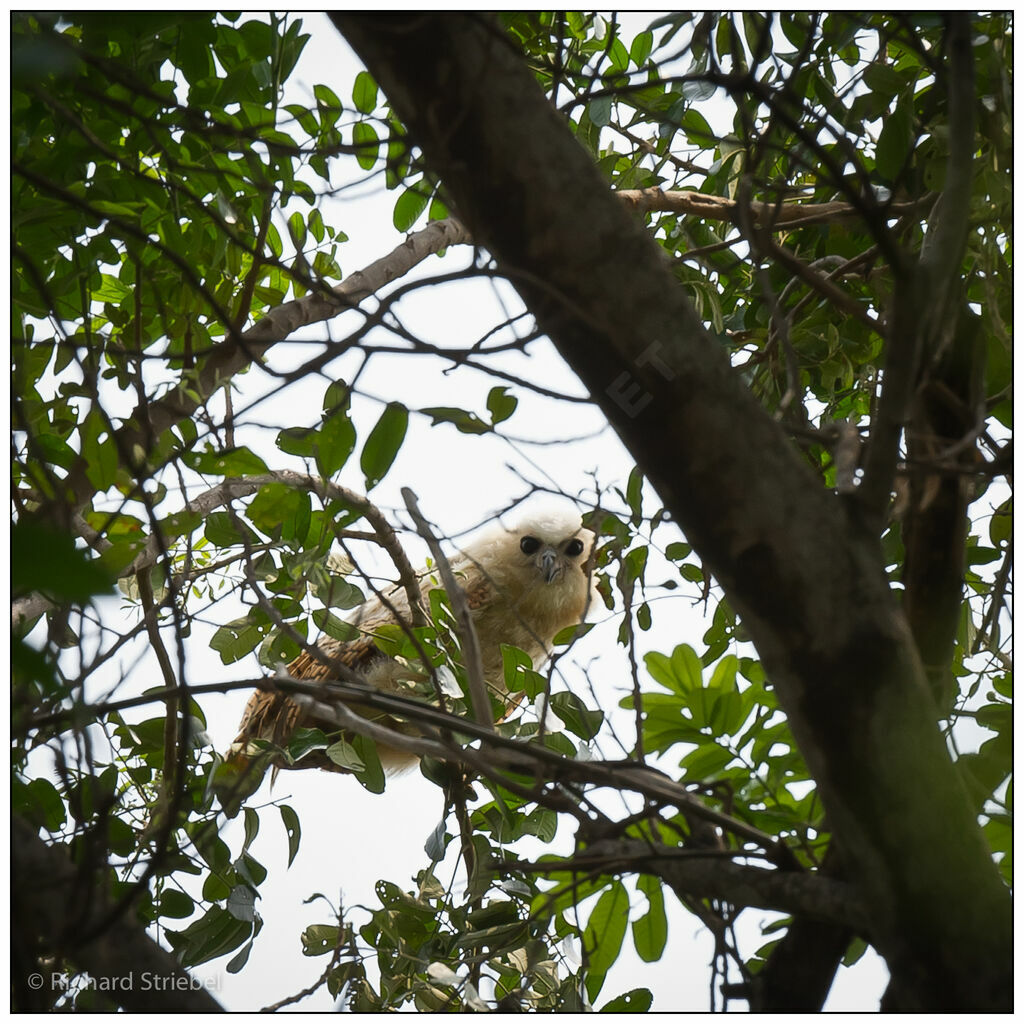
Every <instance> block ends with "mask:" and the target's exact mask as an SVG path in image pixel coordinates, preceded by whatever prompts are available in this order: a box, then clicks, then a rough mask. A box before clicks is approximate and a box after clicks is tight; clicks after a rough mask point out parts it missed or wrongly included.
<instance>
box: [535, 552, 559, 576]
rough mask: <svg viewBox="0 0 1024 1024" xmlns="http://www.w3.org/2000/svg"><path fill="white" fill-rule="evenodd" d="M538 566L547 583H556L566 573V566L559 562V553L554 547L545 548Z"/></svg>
mask: <svg viewBox="0 0 1024 1024" xmlns="http://www.w3.org/2000/svg"><path fill="white" fill-rule="evenodd" d="M537 565H538V567H539V568H540V572H541V575H542V576H543V577H544V582H545V583H554V581H555V580H556V579H558V577H559V576H561V575H562V573H563V572H564V571H565V566H563V565H562V563H561V561H560V560H559V557H558V552H557V551H556V550H555V549H554V548H552V547H546V548H544V550H543V551H542V552H541V553H540V558H539V559H538V560H537Z"/></svg>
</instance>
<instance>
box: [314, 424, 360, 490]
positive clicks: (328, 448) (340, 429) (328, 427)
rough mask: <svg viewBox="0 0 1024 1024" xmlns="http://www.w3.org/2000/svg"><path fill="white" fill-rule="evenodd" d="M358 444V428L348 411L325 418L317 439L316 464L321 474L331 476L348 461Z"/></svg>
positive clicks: (326, 476)
mask: <svg viewBox="0 0 1024 1024" xmlns="http://www.w3.org/2000/svg"><path fill="white" fill-rule="evenodd" d="M355 446H356V428H355V425H354V424H353V423H352V421H351V420H350V419H349V417H348V413H347V412H338V413H335V414H334V415H333V416H329V417H327V419H326V420H324V424H323V426H322V427H321V428H320V431H319V435H318V437H317V441H316V446H315V450H316V465H317V469H319V470H320V475H321V476H323V477H325V478H328V479H329V478H330V477H332V476H334V475H335V473H337V472H338V470H340V469H341V468H342V466H344V465H345V463H346V462H348V457H349V456H350V455H351V454H352V449H353V448H355Z"/></svg>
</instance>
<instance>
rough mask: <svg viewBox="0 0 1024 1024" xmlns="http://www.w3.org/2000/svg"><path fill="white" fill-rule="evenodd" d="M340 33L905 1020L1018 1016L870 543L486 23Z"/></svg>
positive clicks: (443, 20) (956, 796) (987, 879)
mask: <svg viewBox="0 0 1024 1024" xmlns="http://www.w3.org/2000/svg"><path fill="white" fill-rule="evenodd" d="M331 17H332V19H333V20H334V22H335V24H336V25H338V26H339V28H341V29H342V30H343V31H344V33H345V35H346V38H347V39H348V41H349V43H351V44H352V46H353V47H354V49H355V50H356V52H357V53H358V54H359V55H360V56H361V57H362V59H363V60H364V61H365V62H366V64H367V66H368V67H369V70H370V72H371V73H372V74H373V76H374V78H375V79H376V80H377V81H378V82H379V83H380V84H381V86H382V87H383V88H384V90H385V92H386V93H387V95H388V98H389V99H390V101H391V103H392V105H393V106H394V109H395V110H396V112H397V113H398V114H399V116H400V117H401V118H402V119H403V121H404V122H405V124H406V125H407V126H408V128H409V132H410V134H411V136H412V137H413V138H414V139H415V140H416V142H417V143H418V144H419V145H420V147H421V148H422V149H423V152H424V155H425V158H426V160H427V162H428V164H429V165H430V167H431V168H432V169H433V170H434V172H435V173H437V174H438V176H439V177H440V178H441V179H442V180H443V181H444V183H445V187H446V188H447V190H448V192H449V193H450V195H451V196H452V197H453V201H454V203H455V204H456V205H457V207H458V210H459V214H460V216H461V217H462V219H463V221H464V222H465V223H466V224H467V226H468V227H469V229H470V230H471V231H472V233H473V236H474V238H475V239H477V241H478V242H479V243H480V244H481V245H483V246H485V247H486V248H487V250H488V251H489V252H491V253H492V254H493V255H494V256H495V258H496V259H497V261H498V263H499V266H501V267H502V268H503V269H504V270H505V272H506V273H507V274H508V275H509V277H510V280H512V281H513V283H514V284H515V287H516V288H517V289H518V290H519V291H520V293H521V294H522V296H523V298H524V301H525V302H526V303H527V305H528V306H529V308H530V309H531V311H532V312H533V313H534V314H535V316H536V317H537V320H538V323H539V324H540V326H541V328H542V329H543V330H545V331H546V333H547V334H548V335H549V337H550V338H551V339H552V341H553V342H554V343H555V345H556V346H557V347H558V349H559V351H560V352H561V354H562V355H563V356H564V358H565V359H566V360H567V361H568V363H569V364H570V366H571V367H572V368H573V370H574V371H575V372H576V373H577V374H578V376H579V377H580V379H581V380H582V381H583V382H584V384H585V385H586V386H587V387H588V388H589V389H590V391H591V394H592V395H593V396H594V398H595V401H597V402H598V404H599V405H600V406H601V408H602V410H603V411H604V412H605V414H606V415H607V416H608V418H609V421H610V422H611V424H612V425H613V427H614V428H615V430H616V432H617V433H618V434H619V436H620V438H621V439H622V440H623V442H624V443H625V445H626V447H627V448H628V449H629V450H630V452H631V453H632V454H633V456H634V457H635V458H636V459H637V462H638V464H639V465H640V467H641V468H642V469H643V470H644V473H645V476H646V477H647V478H648V479H649V480H650V481H651V483H652V485H653V486H654V487H655V489H656V490H657V492H658V494H659V496H660V497H661V499H662V501H664V503H665V506H666V508H667V509H668V510H669V511H670V512H671V513H672V515H673V517H674V518H675V519H676V520H677V521H678V522H679V523H680V525H681V526H682V528H683V529H684V531H685V533H686V535H687V538H688V540H689V541H690V542H691V543H692V544H693V546H694V547H695V549H696V550H697V551H698V553H699V554H700V555H701V557H702V559H703V560H704V561H705V562H706V564H707V565H708V566H709V568H710V569H711V571H712V572H713V573H714V575H715V577H716V578H717V579H718V581H719V582H720V583H721V585H722V587H723V589H724V591H725V593H726V594H727V596H728V597H729V600H730V602H731V603H732V604H733V606H734V607H735V608H736V609H737V611H738V612H739V613H740V614H741V616H742V617H743V620H744V623H745V625H746V626H747V628H748V630H749V631H750V634H751V637H752V639H753V640H754V642H755V644H756V645H757V648H758V651H759V653H760V654H761V657H762V661H763V663H764V665H765V669H766V671H767V673H768V676H769V678H771V680H772V682H773V684H774V687H775V690H776V692H777V694H778V696H779V701H780V704H781V705H782V707H783V708H784V710H785V711H786V713H787V716H788V718H789V722H790V725H791V727H792V729H793V733H794V735H795V737H796V740H797V742H798V744H799V746H800V749H801V752H802V753H803V754H804V756H805V758H806V760H807V763H808V765H809V767H810V768H811V771H812V773H813V774H814V776H815V779H816V781H817V783H818V785H819V790H820V792H821V794H822V799H823V802H824V804H825V807H826V810H827V812H828V815H829V819H830V821H831V822H832V825H833V829H834V833H835V835H836V836H837V838H838V840H839V842H840V845H841V848H842V850H843V853H844V857H845V858H848V864H849V877H850V882H851V884H854V885H855V886H857V887H858V890H859V891H860V894H861V896H862V898H863V900H864V903H865V905H866V907H867V908H868V912H869V916H870V921H871V940H872V942H873V943H874V944H875V945H876V946H877V948H879V950H880V952H881V953H882V954H883V956H885V958H886V960H887V961H888V963H889V966H890V969H891V970H892V973H893V977H894V979H898V982H897V986H896V989H897V991H898V992H899V996H898V1000H899V1005H901V1006H902V1007H903V1008H905V1009H925V1008H929V1007H930V1008H942V1009H947V1010H948V1009H950V1008H952V1007H960V1008H963V1009H979V1008H981V1007H982V1006H986V1007H988V1008H991V1009H994V1008H997V1007H999V1008H1006V1007H1007V1006H1008V1005H1009V1001H1010V992H1011V984H1012V983H1011V979H1012V964H1011V958H1010V955H1009V950H1010V936H1011V928H1012V921H1011V913H1010V909H1011V908H1010V901H1009V896H1008V893H1007V891H1006V888H1005V886H1004V885H1003V882H1002V880H1001V879H1000V877H999V874H998V871H997V869H996V868H995V866H994V864H993V863H992V860H991V857H990V854H989V851H988V849H987V847H986V844H985V840H984V838H983V836H982V835H981V832H980V830H979V828H978V825H977V821H976V819H975V815H974V811H973V808H972V806H971V802H970V799H969V797H968V794H967V792H966V789H965V786H964V783H963V780H962V779H961V777H960V776H959V774H958V773H957V771H956V769H955V767H954V766H953V764H952V762H951V761H950V758H949V754H948V752H947V750H946V748H945V745H944V742H943V739H942V736H941V734H940V732H939V730H938V728H937V726H936V723H935V720H934V704H933V701H932V698H931V694H930V693H929V690H928V685H927V681H926V679H925V675H924V672H923V670H922V666H921V663H920V659H919V655H918V653H917V650H916V647H915V645H914V642H913V638H912V636H911V633H910V630H909V627H908V625H907V622H906V619H905V618H904V616H903V615H902V614H901V612H900V609H899V607H898V605H897V603H896V600H895V598H894V595H893V593H892V592H891V589H890V586H889V582H888V580H887V578H886V575H885V571H884V561H883V558H882V555H881V553H880V551H879V549H878V543H877V534H872V533H871V531H865V530H863V528H862V526H861V525H860V524H858V523H851V521H850V518H849V516H848V513H847V511H846V508H845V503H844V502H842V501H841V500H840V499H839V498H838V497H837V496H836V495H834V494H832V493H830V492H828V491H826V490H825V489H824V488H822V487H821V485H820V483H819V481H817V480H815V479H814V478H813V476H812V474H811V473H810V471H809V469H808V468H807V467H806V466H805V465H804V464H803V463H802V462H801V460H800V459H799V457H798V456H797V455H796V453H795V452H794V451H793V450H792V449H791V447H790V446H789V443H788V441H787V440H786V437H785V436H784V434H783V432H782V430H781V428H780V427H779V426H778V425H777V424H774V423H773V422H772V421H771V420H770V418H769V417H768V416H767V414H766V413H765V411H764V410H763V408H762V407H761V406H760V405H759V403H758V402H757V401H756V399H755V398H754V396H753V395H751V394H750V392H749V390H747V389H746V388H745V387H744V386H743V384H742V382H741V381H739V380H738V379H737V378H736V377H735V375H733V374H732V373H731V372H730V370H729V364H728V360H727V358H726V356H725V353H724V352H723V351H722V347H721V345H720V344H719V343H718V342H717V341H716V340H715V339H714V338H712V337H710V336H709V335H708V334H707V332H706V331H705V330H704V328H703V326H702V324H701V322H700V320H699V318H698V317H697V315H696V312H695V311H694V309H693V307H692V305H691V304H690V303H689V302H688V300H687V299H686V297H685V295H684V294H683V293H682V292H681V290H680V289H679V288H678V286H677V285H676V283H675V281H674V280H673V277H672V275H671V272H670V269H669V268H668V267H667V266H666V265H665V263H664V260H663V253H662V251H661V250H660V249H659V247H658V246H657V245H656V244H655V243H654V242H652V240H651V239H650V238H649V237H648V236H647V234H646V233H645V232H644V231H643V229H642V226H641V225H639V224H638V223H636V220H635V218H631V217H630V215H629V214H628V211H626V210H625V209H624V208H623V205H622V204H621V203H616V202H615V201H614V199H613V197H612V196H611V195H610V194H609V193H608V190H607V187H606V185H605V182H604V180H603V178H602V176H601V175H600V172H599V171H598V169H597V168H596V167H595V166H594V164H593V162H592V161H591V159H590V157H589V156H588V154H587V153H586V152H585V151H584V150H583V148H582V147H580V146H579V145H578V144H577V143H576V141H575V140H574V139H573V137H572V135H571V133H570V132H569V131H568V130H567V129H566V127H565V125H564V124H563V123H562V121H561V119H560V118H559V116H558V114H557V113H556V112H555V111H553V110H552V109H551V107H550V105H549V104H548V103H547V101H546V99H545V97H544V95H543V93H542V92H541V90H540V89H539V87H538V85H537V83H536V81H535V80H534V79H533V77H532V75H531V74H530V71H529V69H528V67H527V66H526V64H525V62H524V61H523V59H522V57H521V56H520V55H518V54H517V53H516V52H515V51H514V50H513V48H512V47H511V46H510V45H509V42H508V39H507V37H506V36H503V34H502V32H501V29H500V26H499V25H498V24H497V23H496V21H494V20H493V19H491V18H489V17H487V16H481V15H468V14H467V15H445V16H443V17H442V16H432V15H427V14H422V13H419V14H417V15H415V16H408V17H406V16H402V17H399V16H395V15H389V16H387V17H381V16H375V15H358V16H357V15H351V14H338V13H335V14H332V16H331ZM428 98H429V102H428V101H427V99H428ZM566 195H572V197H573V202H572V204H566V203H565V202H564V197H565V196H566ZM694 494H699V495H700V496H701V500H700V501H699V502H694V501H693V500H692V497H691V496H692V495H694Z"/></svg>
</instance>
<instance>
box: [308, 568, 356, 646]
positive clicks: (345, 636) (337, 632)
mask: <svg viewBox="0 0 1024 1024" xmlns="http://www.w3.org/2000/svg"><path fill="white" fill-rule="evenodd" d="M340 582H341V584H342V585H344V586H347V587H352V584H351V583H345V581H344V580H342V581H340ZM352 589H354V590H356V591H359V588H358V587H353V588H352ZM359 596H360V597H362V591H359ZM361 603H362V602H361V601H357V602H356V604H361ZM349 607H351V605H350V606H349ZM313 622H314V623H315V624H316V626H317V628H318V629H321V630H323V632H325V633H326V634H327V635H328V636H329V637H330V638H331V639H332V640H340V641H341V642H342V643H348V642H349V641H350V640H355V638H356V637H357V636H359V630H358V628H357V627H355V626H353V625H352V623H351V622H343V621H342V620H341V619H339V618H338V617H337V616H336V615H332V614H331V613H330V612H329V611H328V610H327V609H326V608H315V609H313Z"/></svg>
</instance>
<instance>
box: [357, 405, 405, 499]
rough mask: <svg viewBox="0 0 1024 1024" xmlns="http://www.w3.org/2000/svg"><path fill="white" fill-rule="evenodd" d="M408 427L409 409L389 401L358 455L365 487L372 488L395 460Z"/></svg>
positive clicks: (382, 477)
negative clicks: (364, 478)
mask: <svg viewBox="0 0 1024 1024" xmlns="http://www.w3.org/2000/svg"><path fill="white" fill-rule="evenodd" d="M408 427H409V410H408V409H406V407H405V406H404V405H402V404H401V403H400V402H390V403H388V406H387V408H386V409H385V410H384V412H383V413H382V415H381V418H380V419H379V420H378V421H377V424H376V426H375V427H374V428H373V430H371V431H370V436H369V437H368V438H367V439H366V443H365V444H364V445H363V451H362V453H361V455H360V456H359V466H360V468H361V469H362V471H363V475H364V476H365V477H366V489H367V490H368V491H369V490H372V489H373V488H374V487H376V486H377V484H379V483H380V481H381V480H383V479H384V476H385V475H386V474H387V471H388V470H389V469H390V468H391V464H392V463H393V462H394V461H395V456H396V455H398V451H399V449H400V448H401V447H402V442H403V441H404V440H405V432H406V430H407V429H408Z"/></svg>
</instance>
